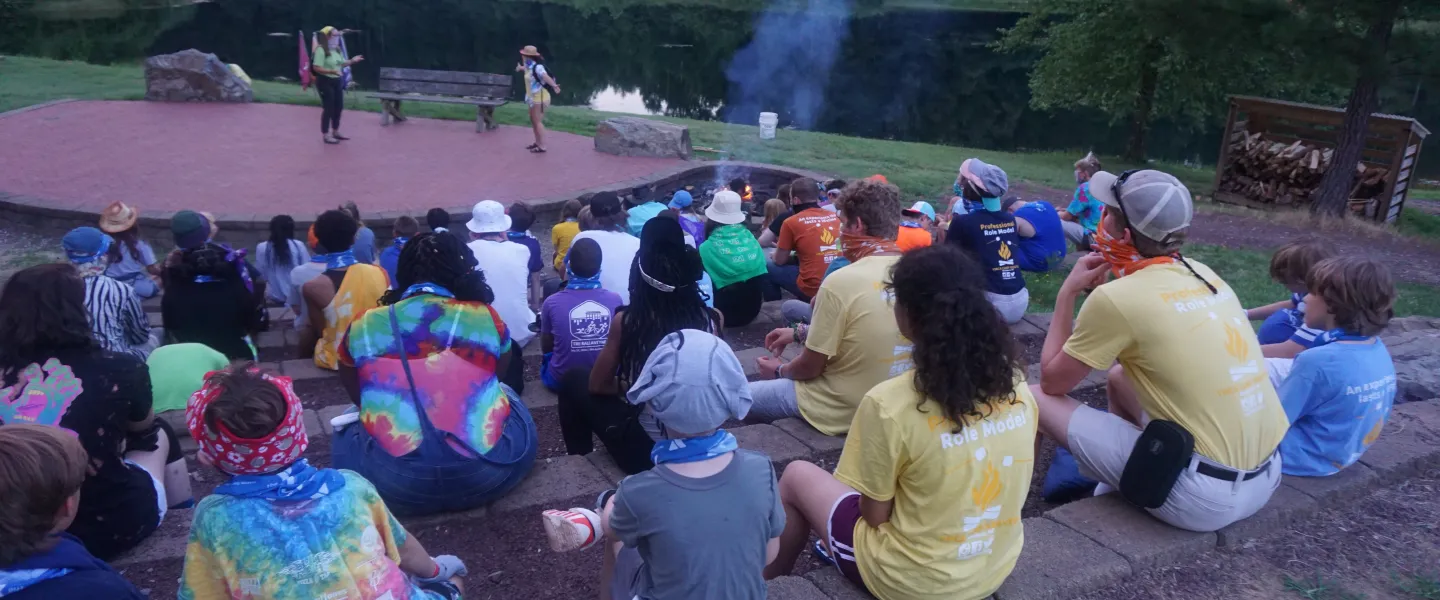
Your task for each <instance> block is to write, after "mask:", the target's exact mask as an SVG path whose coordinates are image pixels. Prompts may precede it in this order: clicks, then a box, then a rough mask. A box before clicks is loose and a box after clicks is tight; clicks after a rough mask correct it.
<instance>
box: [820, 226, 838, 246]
mask: <svg viewBox="0 0 1440 600" xmlns="http://www.w3.org/2000/svg"><path fill="white" fill-rule="evenodd" d="M820 243H821V244H824V245H826V246H829V245H830V244H833V243H835V234H833V233H830V230H829V229H821V230H820Z"/></svg>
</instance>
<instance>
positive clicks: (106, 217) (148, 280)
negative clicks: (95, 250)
mask: <svg viewBox="0 0 1440 600" xmlns="http://www.w3.org/2000/svg"><path fill="white" fill-rule="evenodd" d="M139 221H140V209H139V208H137V207H135V206H128V205H126V204H125V203H123V202H119V201H116V202H112V203H110V205H109V206H107V207H105V210H104V211H102V212H101V213H100V231H103V232H105V233H106V234H108V235H109V236H110V237H111V238H113V239H114V240H115V243H114V244H113V245H111V246H110V252H109V255H110V264H109V266H107V267H106V268H105V274H106V275H109V276H110V277H114V278H115V279H117V280H119V281H121V282H123V283H128V284H130V287H133V288H135V294H136V295H138V296H140V297H141V298H154V297H155V296H156V295H157V294H159V293H160V286H159V285H157V284H156V279H155V278H156V277H159V276H160V261H158V260H156V258H155V250H154V249H152V248H151V247H150V244H148V243H146V242H145V240H142V239H140V228H139V227H138V226H137V225H138V224H139Z"/></svg>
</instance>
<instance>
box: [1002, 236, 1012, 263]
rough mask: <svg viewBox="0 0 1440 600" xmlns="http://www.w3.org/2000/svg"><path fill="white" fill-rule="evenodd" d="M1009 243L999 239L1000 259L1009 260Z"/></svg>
mask: <svg viewBox="0 0 1440 600" xmlns="http://www.w3.org/2000/svg"><path fill="white" fill-rule="evenodd" d="M1010 256H1011V255H1010V244H1007V243H1005V240H1000V260H1010Z"/></svg>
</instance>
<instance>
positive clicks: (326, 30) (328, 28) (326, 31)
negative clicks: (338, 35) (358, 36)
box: [320, 25, 335, 35]
mask: <svg viewBox="0 0 1440 600" xmlns="http://www.w3.org/2000/svg"><path fill="white" fill-rule="evenodd" d="M320 33H323V34H325V35H330V34H332V33H335V28H334V27H331V26H329V25H326V26H324V27H322V28H320Z"/></svg>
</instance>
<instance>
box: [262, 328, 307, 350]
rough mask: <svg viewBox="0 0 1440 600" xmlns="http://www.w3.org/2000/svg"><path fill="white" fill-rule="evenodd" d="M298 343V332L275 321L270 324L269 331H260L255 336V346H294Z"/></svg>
mask: <svg viewBox="0 0 1440 600" xmlns="http://www.w3.org/2000/svg"><path fill="white" fill-rule="evenodd" d="M299 345H300V334H299V332H297V331H295V328H294V327H289V326H284V325H280V324H276V323H271V324H270V331H262V332H260V335H258V336H255V347H257V348H296V347H298V346H299Z"/></svg>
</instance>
